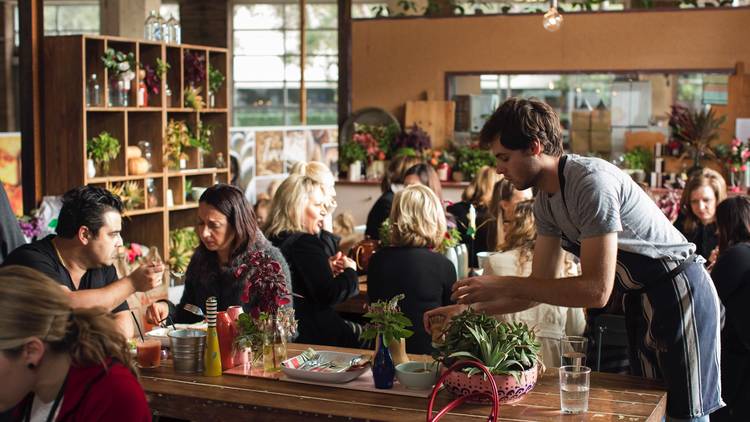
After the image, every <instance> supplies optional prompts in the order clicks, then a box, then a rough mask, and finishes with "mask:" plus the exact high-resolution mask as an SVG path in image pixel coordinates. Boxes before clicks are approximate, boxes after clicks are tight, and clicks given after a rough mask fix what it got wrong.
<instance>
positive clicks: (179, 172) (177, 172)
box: [167, 167, 226, 177]
mask: <svg viewBox="0 0 750 422" xmlns="http://www.w3.org/2000/svg"><path fill="white" fill-rule="evenodd" d="M222 170H225V169H222ZM219 171H220V170H219V169H217V168H216V167H207V168H202V169H184V170H169V171H167V176H169V177H173V176H196V175H199V174H214V173H217V172H219ZM225 171H226V170H225Z"/></svg>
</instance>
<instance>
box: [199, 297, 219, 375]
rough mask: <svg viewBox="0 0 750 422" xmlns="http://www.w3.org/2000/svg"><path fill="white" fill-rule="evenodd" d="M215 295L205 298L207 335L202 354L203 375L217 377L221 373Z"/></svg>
mask: <svg viewBox="0 0 750 422" xmlns="http://www.w3.org/2000/svg"><path fill="white" fill-rule="evenodd" d="M216 306H217V304H216V297H214V296H211V297H209V298H208V300H206V319H207V320H208V335H207V336H206V352H205V355H204V356H203V375H205V376H207V377H218V376H220V375H221V353H219V335H218V334H217V333H216Z"/></svg>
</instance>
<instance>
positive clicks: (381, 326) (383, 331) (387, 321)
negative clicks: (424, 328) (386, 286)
mask: <svg viewBox="0 0 750 422" xmlns="http://www.w3.org/2000/svg"><path fill="white" fill-rule="evenodd" d="M404 297H405V296H404V295H403V294H400V295H396V296H394V297H393V298H392V299H391V300H389V301H377V302H375V303H372V304H371V305H370V306H369V309H368V311H367V313H366V314H365V315H364V317H365V318H367V319H369V320H370V322H368V323H367V325H365V329H364V331H362V334H361V335H360V338H361V339H362V340H368V341H372V340H374V339H375V338H377V337H378V336H379V335H382V336H383V341H384V343H383V344H391V343H392V342H394V341H399V340H400V339H402V338H409V337H411V336H412V334H414V332H413V331H412V330H409V329H407V328H406V327H411V321H410V320H409V318H407V317H406V316H404V314H403V313H402V312H401V309H400V308H399V307H398V302H399V301H400V300H402V299H403V298H404Z"/></svg>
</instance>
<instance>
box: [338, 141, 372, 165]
mask: <svg viewBox="0 0 750 422" xmlns="http://www.w3.org/2000/svg"><path fill="white" fill-rule="evenodd" d="M357 161H359V162H360V163H367V151H365V149H364V147H363V146H362V145H361V144H359V143H357V142H354V141H348V142H344V144H343V145H341V148H340V150H339V162H340V163H341V170H344V171H349V166H350V165H351V164H352V163H354V162H357Z"/></svg>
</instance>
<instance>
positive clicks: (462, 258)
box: [453, 245, 466, 280]
mask: <svg viewBox="0 0 750 422" xmlns="http://www.w3.org/2000/svg"><path fill="white" fill-rule="evenodd" d="M453 249H455V250H456V258H457V259H456V273H457V274H458V279H459V280H460V279H462V278H464V277H465V276H466V274H464V264H465V263H466V254H465V253H464V250H463V249H461V245H456V247H455V248H453Z"/></svg>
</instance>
